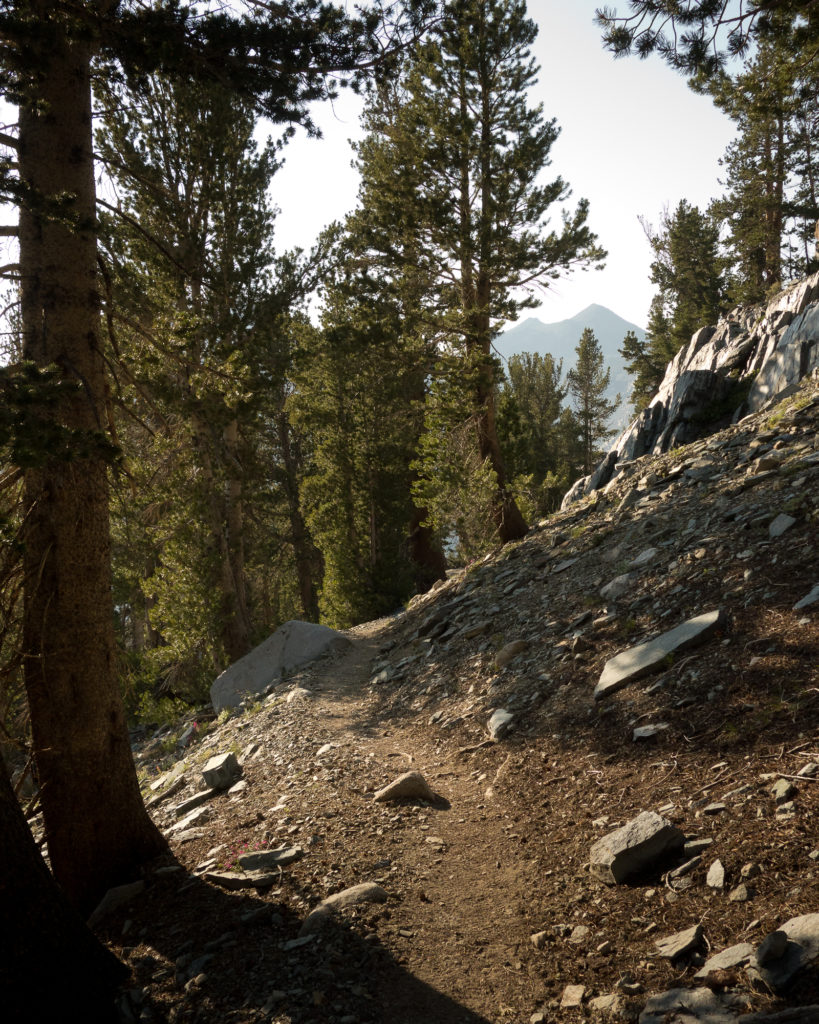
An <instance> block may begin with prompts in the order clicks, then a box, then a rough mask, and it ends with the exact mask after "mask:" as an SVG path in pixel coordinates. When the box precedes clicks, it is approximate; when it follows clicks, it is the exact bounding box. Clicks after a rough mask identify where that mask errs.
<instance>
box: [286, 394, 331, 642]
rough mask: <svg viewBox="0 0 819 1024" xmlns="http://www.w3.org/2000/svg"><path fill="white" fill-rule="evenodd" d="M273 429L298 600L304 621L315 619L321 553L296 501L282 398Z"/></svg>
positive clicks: (294, 469) (292, 458) (293, 464)
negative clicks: (288, 520) (277, 445)
mask: <svg viewBox="0 0 819 1024" xmlns="http://www.w3.org/2000/svg"><path fill="white" fill-rule="evenodd" d="M276 431H277V433H278V435H279V448H280V450H281V455H282V467H283V469H284V476H283V481H282V482H283V485H284V493H285V497H286V498H287V510H288V514H289V516H290V540H291V543H292V545H293V558H294V559H295V562H296V576H297V578H298V584H299V600H300V602H301V611H302V615H303V616H304V617H305V619H306V620H307V621H308V622H318V618H319V603H318V588H317V582H318V580H319V579H320V578H321V553H320V552H319V550H318V548H317V547H316V545H315V544H314V543H313V538H312V537H311V536H310V531H309V529H308V528H307V523H305V521H304V515H303V514H302V510H301V503H300V502H299V479H298V458H297V456H296V453H295V452H294V451H293V445H292V444H291V441H290V421H289V419H288V416H287V411H286V409H285V408H284V399H282V405H281V407H280V409H279V411H278V412H277V413H276Z"/></svg>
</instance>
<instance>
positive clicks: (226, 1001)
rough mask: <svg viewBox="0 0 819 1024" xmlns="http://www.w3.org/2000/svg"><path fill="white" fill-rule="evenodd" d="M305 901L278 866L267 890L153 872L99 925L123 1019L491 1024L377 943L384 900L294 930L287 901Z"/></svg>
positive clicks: (178, 1023) (295, 919)
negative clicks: (128, 975)
mask: <svg viewBox="0 0 819 1024" xmlns="http://www.w3.org/2000/svg"><path fill="white" fill-rule="evenodd" d="M180 879H184V880H183V881H181V882H180ZM287 890H289V891H287ZM286 891H287V892H286ZM285 892H286V895H287V896H289V897H290V899H289V900H287V899H285V898H283V897H284V896H285ZM303 898H304V894H303V893H301V892H300V891H299V887H298V886H297V885H296V884H295V883H294V882H292V880H291V879H290V876H288V875H286V874H285V875H283V876H282V880H281V886H280V887H279V888H276V889H271V890H269V891H268V892H266V893H265V892H263V891H259V892H255V891H253V890H241V891H239V892H229V891H225V890H222V889H219V888H217V887H215V886H213V885H211V884H209V883H207V882H205V881H203V880H202V879H200V878H197V877H194V876H188V875H187V874H183V873H182V872H181V871H180V872H174V873H171V874H163V875H160V876H155V877H154V881H153V882H152V883H150V884H149V886H148V888H147V889H146V891H145V892H144V894H143V895H142V896H140V897H139V898H138V899H137V900H135V901H133V902H132V903H131V905H130V906H128V907H127V908H126V909H122V910H120V911H118V912H117V913H116V914H112V915H111V916H110V917H108V918H107V919H106V920H105V922H103V924H102V925H101V926H100V928H99V929H98V933H99V935H100V937H101V938H102V939H103V940H104V941H106V942H107V944H108V946H109V948H111V949H112V950H113V951H114V952H115V953H116V954H117V955H118V956H119V957H121V959H123V960H124V961H125V962H126V963H127V964H128V966H129V967H131V969H132V972H133V973H132V979H131V981H130V983H129V987H128V990H127V991H128V992H130V993H131V995H130V996H128V995H126V996H125V1003H126V1004H127V1007H128V1008H127V1009H126V1011H125V1014H124V1015H123V1019H124V1020H128V1019H129V1014H130V1019H132V1020H134V1021H137V1020H139V1021H140V1022H156V1024H165V1022H170V1021H173V1022H174V1024H186V1022H193V1021H206V1022H211V1021H212V1022H214V1024H215V1022H217V1021H218V1022H219V1024H222V1022H224V1021H231V1022H234V1024H253V1022H257V1021H263V1020H264V1021H273V1022H277V1024H341V1022H347V1024H489V1022H488V1021H487V1019H486V1018H485V1017H483V1016H481V1015H480V1014H478V1013H475V1012H473V1011H472V1010H470V1009H469V1008H468V1007H466V1006H464V1005H462V1004H460V1003H458V1002H457V1001H455V1000H453V999H451V998H450V997H449V996H447V995H445V994H444V993H442V992H439V991H436V990H435V989H434V988H432V987H431V986H430V985H428V984H426V983H425V982H423V981H421V980H420V979H419V978H417V977H415V976H413V975H412V974H411V973H410V972H409V971H407V970H406V968H405V967H404V966H402V964H401V963H400V961H399V960H398V959H396V958H395V957H394V956H393V955H392V954H391V953H389V952H388V951H387V950H386V949H385V948H384V947H383V946H382V945H381V944H380V943H379V941H378V939H377V937H376V935H375V932H374V931H370V930H369V929H368V926H367V922H368V921H373V922H374V920H375V919H376V918H380V917H382V916H385V915H386V916H389V914H390V907H389V904H387V905H385V906H379V905H366V906H361V907H358V908H355V909H353V910H352V911H349V910H348V911H345V917H341V916H334V917H332V918H330V919H328V920H327V921H325V922H324V923H323V924H322V926H321V928H320V930H319V931H318V932H316V933H315V934H313V935H309V936H305V937H303V938H300V937H299V928H300V926H301V923H302V918H301V917H300V916H299V915H298V914H296V913H295V912H294V911H293V909H291V908H290V907H289V906H288V903H292V902H298V901H299V900H303ZM305 915H306V910H305ZM123 930H124V931H125V935H124V936H123Z"/></svg>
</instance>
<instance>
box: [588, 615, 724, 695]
mask: <svg viewBox="0 0 819 1024" xmlns="http://www.w3.org/2000/svg"><path fill="white" fill-rule="evenodd" d="M724 622H725V615H724V613H723V612H722V610H721V609H719V608H718V609H716V610H714V611H711V612H704V613H703V614H702V615H697V616H695V617H694V618H693V619H688V620H686V621H685V622H683V623H682V624H681V625H679V626H677V627H676V628H675V629H670V630H669V631H668V632H667V633H662V634H660V636H658V637H655V638H654V639H653V640H649V641H647V642H646V643H644V644H638V646H637V647H631V648H629V649H628V650H627V651H621V652H620V654H617V655H615V656H614V657H613V658H609V660H608V661H607V662H606V664H605V666H604V668H603V672H602V674H601V676H600V680H599V682H598V683H597V686H595V688H594V699H595V700H602V699H603V698H604V697H608V696H609V695H610V694H612V693H616V692H617V691H618V690H622V688H623V687H624V686H627V685H628V684H629V683H631V682H633V681H634V680H636V679H642V677H643V676H647V675H650V674H651V673H652V672H657V671H659V670H660V669H661V668H663V666H664V665H665V664H666V662H667V659H668V656H669V655H670V654H674V652H675V651H684V650H687V649H688V648H691V647H697V646H698V645H699V644H703V643H705V641H706V640H708V639H709V638H710V637H711V636H712V635H713V634H714V633H715V632H716V630H717V629H719V628H720V626H722V625H723V624H724Z"/></svg>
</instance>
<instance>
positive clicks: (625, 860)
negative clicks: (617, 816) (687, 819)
mask: <svg viewBox="0 0 819 1024" xmlns="http://www.w3.org/2000/svg"><path fill="white" fill-rule="evenodd" d="M684 842H685V836H684V835H683V834H682V832H680V830H679V829H678V828H677V827H676V826H674V825H672V824H671V822H670V821H667V820H666V819H665V818H663V817H662V815H659V814H657V813H656V812H655V811H643V813H642V814H638V815H637V817H636V818H634V819H633V820H632V821H629V822H628V823H627V824H625V825H623V827H622V828H618V829H616V830H615V831H614V832H610V833H609V834H608V835H607V836H603V838H602V839H599V840H598V841H597V842H596V843H595V844H594V846H592V848H591V852H590V855H589V871H590V872H591V874H592V875H594V877H595V878H599V879H600V881H601V882H606V883H607V884H609V885H616V884H618V883H620V882H624V881H625V880H626V879H627V878H629V877H630V876H631V875H633V874H636V873H637V872H638V871H641V870H642V869H643V868H645V867H648V865H649V864H651V863H652V862H653V861H655V860H657V859H658V858H659V857H661V856H662V855H663V854H664V853H666V851H668V850H673V849H676V848H678V847H681V846H682V845H683V843H684Z"/></svg>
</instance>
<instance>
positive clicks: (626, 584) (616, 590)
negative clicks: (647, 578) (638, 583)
mask: <svg viewBox="0 0 819 1024" xmlns="http://www.w3.org/2000/svg"><path fill="white" fill-rule="evenodd" d="M633 582H634V576H633V575H632V574H631V573H625V574H624V575H622V576H615V578H614V579H613V580H612V581H611V582H610V583H607V584H606V585H605V587H601V588H600V596H601V597H602V598H603V600H604V601H616V600H617V598H618V597H622V596H623V595H624V594H626V593H628V591H629V590H630V589H631V586H632V584H633Z"/></svg>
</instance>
